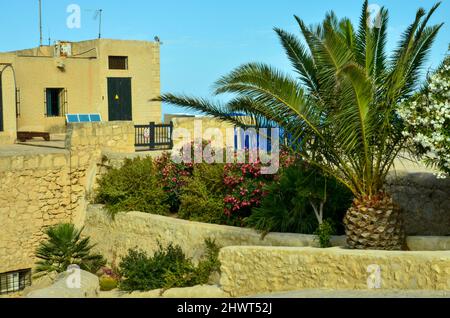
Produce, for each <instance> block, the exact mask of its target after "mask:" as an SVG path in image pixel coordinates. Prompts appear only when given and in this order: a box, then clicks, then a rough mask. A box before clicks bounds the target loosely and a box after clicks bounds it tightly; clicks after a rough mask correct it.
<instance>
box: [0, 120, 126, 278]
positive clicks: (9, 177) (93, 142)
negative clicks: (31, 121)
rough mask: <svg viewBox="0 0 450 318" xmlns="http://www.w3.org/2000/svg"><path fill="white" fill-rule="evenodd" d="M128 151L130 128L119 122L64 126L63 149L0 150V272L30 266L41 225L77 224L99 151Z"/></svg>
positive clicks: (90, 186) (43, 229)
mask: <svg viewBox="0 0 450 318" xmlns="http://www.w3.org/2000/svg"><path fill="white" fill-rule="evenodd" d="M11 149H12V150H11ZM14 149H17V150H14ZM30 149H31V150H30ZM132 150H134V127H133V124H132V123H131V122H124V123H92V124H74V125H69V127H68V133H67V139H66V149H64V150H56V149H55V150H51V149H50V148H39V147H25V146H21V147H18V148H14V147H13V148H10V150H8V152H7V153H6V152H5V153H0V225H1V230H0V273H3V272H9V271H15V270H20V269H26V268H33V267H34V263H35V260H36V259H35V257H34V253H35V250H36V247H37V246H38V245H39V243H40V242H41V240H42V239H43V238H44V236H45V235H44V232H45V229H46V228H47V227H49V226H52V225H55V224H59V223H66V222H72V223H74V224H76V225H77V226H81V225H82V224H83V223H84V216H85V211H86V205H87V203H86V202H87V201H86V194H87V192H88V191H89V190H90V189H91V188H92V186H93V184H94V183H95V177H96V175H97V165H98V164H99V163H100V162H101V157H102V155H101V154H102V151H116V152H121V151H126V152H129V151H132ZM39 153H40V154H39Z"/></svg>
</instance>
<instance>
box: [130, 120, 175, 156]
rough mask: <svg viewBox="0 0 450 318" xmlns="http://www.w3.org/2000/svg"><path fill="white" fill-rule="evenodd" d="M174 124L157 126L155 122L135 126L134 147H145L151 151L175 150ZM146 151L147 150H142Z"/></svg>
mask: <svg viewBox="0 0 450 318" xmlns="http://www.w3.org/2000/svg"><path fill="white" fill-rule="evenodd" d="M172 134H173V123H172V122H170V124H156V123H154V122H151V123H149V124H148V125H135V126H134V136H135V137H134V138H135V142H134V145H135V146H136V147H145V148H147V147H148V149H149V150H167V149H172V148H173V140H172ZM142 150H146V149H142Z"/></svg>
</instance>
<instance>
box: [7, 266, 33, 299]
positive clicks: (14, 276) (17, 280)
mask: <svg viewBox="0 0 450 318" xmlns="http://www.w3.org/2000/svg"><path fill="white" fill-rule="evenodd" d="M30 285H31V269H25V270H20V271H15V272H9V273H3V274H0V295H2V294H8V293H15V292H18V291H21V290H24V289H25V287H28V286H30Z"/></svg>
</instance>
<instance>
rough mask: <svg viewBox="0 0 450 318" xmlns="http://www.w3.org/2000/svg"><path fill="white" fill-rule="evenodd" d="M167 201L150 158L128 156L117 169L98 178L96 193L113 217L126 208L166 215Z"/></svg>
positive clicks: (167, 210) (97, 200)
mask: <svg viewBox="0 0 450 318" xmlns="http://www.w3.org/2000/svg"><path fill="white" fill-rule="evenodd" d="M166 201H167V194H166V193H165V192H164V190H163V189H162V187H161V185H160V182H159V180H158V178H157V177H156V174H155V167H154V165H153V162H152V159H151V158H145V159H141V158H136V159H133V160H130V159H127V160H125V163H124V165H123V166H122V167H121V168H120V169H111V170H110V171H109V172H108V173H106V174H105V175H103V176H102V177H101V178H100V179H99V187H98V189H97V190H96V196H95V202H96V203H101V204H105V206H106V208H107V210H108V211H109V213H111V215H113V216H114V215H115V214H116V213H118V212H126V211H140V212H147V213H153V214H162V215H167V214H168V213H169V207H168V205H167V204H166Z"/></svg>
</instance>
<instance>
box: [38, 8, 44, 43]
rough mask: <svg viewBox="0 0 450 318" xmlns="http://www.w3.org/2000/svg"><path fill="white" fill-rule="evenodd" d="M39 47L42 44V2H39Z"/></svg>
mask: <svg viewBox="0 0 450 318" xmlns="http://www.w3.org/2000/svg"><path fill="white" fill-rule="evenodd" d="M39 35H40V38H39V46H42V44H43V36H42V0H39Z"/></svg>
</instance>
